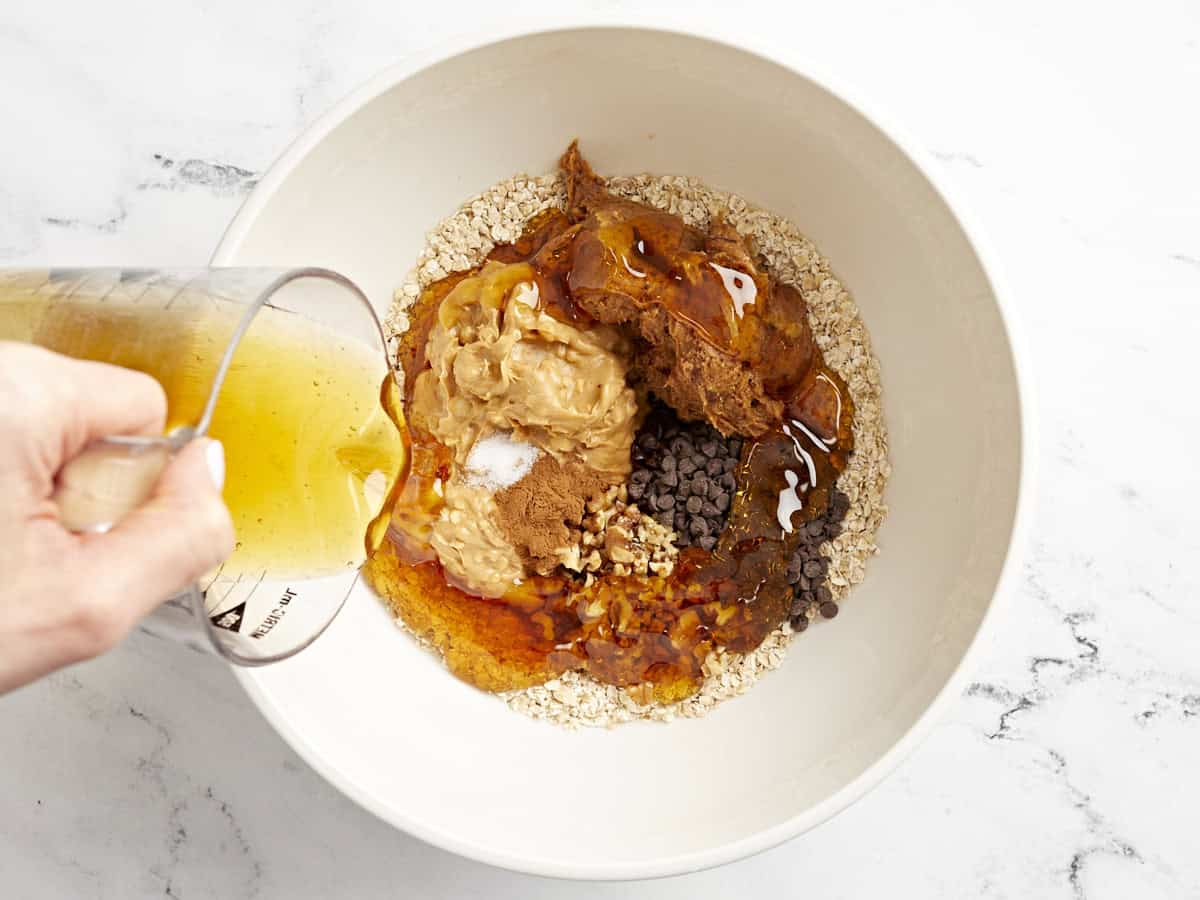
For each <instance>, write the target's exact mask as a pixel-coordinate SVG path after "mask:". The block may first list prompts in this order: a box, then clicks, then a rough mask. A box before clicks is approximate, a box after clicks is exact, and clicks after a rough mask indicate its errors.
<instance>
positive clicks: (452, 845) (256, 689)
mask: <svg viewBox="0 0 1200 900" xmlns="http://www.w3.org/2000/svg"><path fill="white" fill-rule="evenodd" d="M487 24H488V23H486V22H485V23H483V25H484V26H487ZM591 30H615V31H620V30H632V31H649V32H658V33H662V34H667V35H671V36H678V37H685V38H692V39H695V40H700V41H705V42H709V43H714V44H718V45H722V46H724V47H728V48H731V49H734V50H739V51H742V52H745V53H749V54H751V55H753V56H757V57H758V58H760V59H762V60H764V61H766V62H768V63H772V64H774V65H777V66H779V67H781V68H783V69H784V70H786V71H787V72H789V73H791V74H792V75H794V76H796V77H799V78H803V79H806V80H807V81H809V82H811V83H812V84H814V85H816V86H817V87H818V88H821V89H822V90H824V91H826V92H828V93H829V94H830V95H832V96H833V97H835V98H837V99H838V100H840V101H841V102H842V103H845V104H846V105H847V106H848V107H850V108H851V109H852V110H854V111H855V112H857V113H858V114H859V115H861V116H862V117H863V118H864V119H866V120H867V121H868V122H870V123H871V124H872V125H874V126H875V127H876V128H877V129H879V131H880V132H882V133H883V135H884V136H885V137H886V138H887V139H888V140H890V141H891V142H892V143H893V144H894V145H895V146H896V147H897V149H899V150H900V152H901V153H902V154H903V155H904V156H905V157H906V158H907V159H908V161H909V162H910V163H911V164H912V165H913V166H914V167H915V168H916V169H917V171H918V172H919V173H920V174H921V175H922V177H924V178H925V180H926V181H927V182H928V184H929V185H930V187H931V188H932V189H933V191H934V193H935V194H936V195H937V196H938V197H939V198H940V199H941V201H942V202H943V203H945V204H946V207H947V209H949V211H950V213H951V215H952V216H953V218H954V219H955V221H956V223H957V224H958V226H959V227H960V228H961V229H962V232H963V234H964V235H965V237H966V239H967V242H968V244H969V245H970V247H971V248H972V250H973V252H974V253H975V256H976V258H977V260H978V262H979V264H980V268H981V269H982V270H983V274H984V277H985V278H986V280H987V282H988V284H989V285H990V287H991V289H992V295H993V297H994V298H995V302H996V307H997V310H998V312H999V314H1000V320H1001V325H1002V327H1003V329H1004V332H1005V337H1006V339H1007V341H1008V346H1009V354H1010V356H1011V360H1012V365H1013V371H1014V375H1015V380H1016V388H1017V413H1018V419H1019V422H1018V426H1019V428H1020V432H1021V433H1020V442H1019V444H1020V465H1019V469H1018V473H1017V501H1016V506H1015V510H1014V515H1013V521H1012V528H1011V531H1010V533H1009V540H1008V547H1007V548H1006V551H1005V559H1004V563H1003V565H1002V567H1001V570H1000V576H999V578H998V579H997V581H996V587H995V590H994V591H993V593H992V597H991V598H990V599H989V601H988V604H987V607H986V608H985V609H984V613H983V616H982V618H981V619H980V622H979V626H978V627H977V628H976V631H975V634H974V636H973V637H972V638H971V640H970V642H969V643H968V645H967V647H966V649H965V650H964V652H963V655H962V658H961V659H960V660H959V661H958V664H957V665H956V666H955V668H954V670H953V672H951V674H950V676H949V677H948V678H947V680H946V683H945V684H944V685H943V686H942V687H941V689H940V690H939V691H938V693H937V694H936V695H935V697H934V698H933V700H932V701H931V702H930V704H929V705H928V706H927V707H926V708H925V710H924V711H923V712H922V713H921V714H920V715H919V716H918V717H917V719H916V721H915V722H913V724H912V725H911V726H909V728H908V730H907V731H905V732H904V734H903V735H901V736H900V738H898V739H897V740H896V742H895V743H893V744H892V746H891V747H889V748H888V749H887V750H886V751H885V752H884V753H883V754H882V755H881V756H880V757H879V758H878V759H876V760H875V762H874V763H872V764H871V765H870V766H868V767H867V768H866V769H865V770H864V771H863V772H862V773H861V774H859V775H858V777H856V778H854V779H853V780H852V781H850V782H849V783H848V784H846V785H845V786H844V787H842V788H841V789H840V790H838V791H837V792H836V793H834V794H833V795H831V796H829V797H827V798H826V799H825V800H823V801H821V802H820V803H818V804H816V805H814V806H811V807H808V808H807V809H804V810H802V811H801V812H799V813H797V814H796V815H794V816H792V817H791V818H789V819H787V820H786V821H784V822H780V823H779V824H777V825H774V826H772V827H770V828H767V829H764V830H762V831H758V832H755V833H753V834H749V835H746V836H745V837H742V838H738V839H737V840H733V841H728V842H725V843H723V844H718V845H715V846H712V847H708V848H705V849H702V850H697V851H691V852H688V853H682V854H676V855H673V856H666V857H661V858H659V859H652V860H646V861H637V862H628V861H621V860H617V861H614V862H604V861H599V862H588V863H563V862H560V861H557V860H555V859H552V858H546V857H541V856H539V855H538V854H537V853H536V851H530V852H528V853H512V852H507V851H499V850H496V849H494V848H492V847H490V846H487V845H485V844H480V843H477V842H475V841H470V840H464V839H462V838H459V837H457V836H456V835H454V834H453V833H450V832H448V831H446V830H444V829H442V828H439V827H436V826H432V825H429V824H427V823H425V822H423V821H420V820H419V819H415V818H412V817H410V816H407V815H404V814H403V813H400V812H398V811H397V810H395V809H393V808H391V807H389V806H387V805H385V804H384V803H383V802H381V801H379V800H377V799H376V798H375V797H374V796H372V795H370V794H369V793H368V792H366V791H363V790H360V789H359V788H358V787H357V786H356V785H355V783H354V782H353V781H352V780H351V779H350V778H348V777H346V776H344V775H343V774H342V773H341V772H340V771H339V770H338V768H337V767H336V766H335V765H334V764H333V763H331V762H329V761H327V760H325V759H324V758H322V757H321V756H320V755H319V754H318V753H317V752H316V751H315V750H313V749H312V748H311V747H310V746H309V744H308V743H307V741H306V740H305V738H304V736H303V735H302V734H300V733H298V732H297V731H295V730H293V729H292V728H291V726H290V725H289V723H288V722H287V721H286V720H285V719H284V718H283V716H282V714H281V713H280V712H279V711H278V710H277V709H276V708H275V706H274V703H273V701H272V699H271V698H270V696H268V695H267V693H266V692H265V691H263V689H262V688H261V687H260V686H259V684H258V681H257V678H256V675H255V672H254V671H253V670H247V669H239V668H236V667H234V674H235V676H236V678H237V680H238V682H239V683H240V684H241V686H242V688H243V689H244V690H245V691H246V693H247V694H248V695H249V697H250V699H251V700H252V701H253V702H254V704H255V705H256V706H257V707H258V709H259V711H260V712H261V713H262V715H263V716H264V717H265V718H266V719H267V721H268V722H269V723H270V724H271V726H272V727H273V728H274V729H275V730H276V731H277V732H278V733H279V735H280V736H281V737H282V738H283V739H284V740H285V741H286V742H287V743H288V745H289V746H290V747H291V748H292V749H293V750H294V751H295V752H296V753H297V754H298V755H299V756H300V757H301V758H302V759H304V761H305V762H306V763H308V765H309V766H311V767H312V768H313V769H314V770H316V771H317V772H318V773H319V774H320V775H321V776H322V777H324V778H325V779H326V780H327V781H329V782H330V783H331V784H333V785H334V786H335V787H336V788H337V789H338V790H340V791H341V792H342V793H343V794H345V795H346V796H348V797H350V798H351V799H352V800H354V801H355V802H356V803H357V804H359V805H360V806H361V807H363V808H364V809H366V810H368V811H369V812H371V813H373V814H374V815H376V816H377V817H379V818H380V819H382V820H383V821H385V822H387V823H389V824H390V825H392V826H393V827H396V828H399V829H400V830H402V831H404V832H406V833H407V834H410V835H412V836H413V837H416V838H418V839H420V840H422V841H424V842H426V843H429V844H432V845H434V846H435V847H439V848H441V849H443V850H448V851H450V852H452V853H455V854H458V855H460V856H464V857H467V858H469V859H474V860H477V861H479V862H483V863H487V864H490V865H493V866H498V867H500V868H503V869H508V870H510V871H514V872H521V873H526V874H530V875H540V876H546V877H552V878H565V879H585V880H603V881H622V880H633V879H644V878H661V877H667V876H672V875H680V874H685V873H688V872H696V871H700V870H702V869H708V868H712V867H715V866H719V865H723V864H725V863H729V862H733V861H735V860H739V859H743V858H746V857H749V856H753V855H756V854H758V853H761V852H763V851H765V850H769V849H771V848H773V847H776V846H778V845H779V844H782V843H784V842H785V841H787V840H789V839H791V838H794V837H797V836H798V835H800V834H803V833H804V832H806V831H808V830H810V829H812V828H815V827H816V826H817V825H820V824H821V823H823V822H825V821H827V820H829V819H830V818H832V817H833V816H835V815H837V814H838V813H839V812H841V811H842V810H844V809H846V808H847V807H849V806H850V805H851V804H852V803H854V802H856V801H857V800H859V799H860V798H861V797H863V796H864V795H866V794H867V793H868V792H869V791H871V790H872V789H873V788H875V787H876V786H877V785H878V784H879V783H880V782H881V781H883V779H884V778H885V777H886V776H887V775H889V774H891V773H892V772H893V771H894V770H895V769H896V767H897V766H898V765H899V764H900V762H901V761H903V760H904V759H905V758H907V757H908V756H909V754H910V753H912V752H913V750H915V749H916V747H917V746H918V745H919V744H920V743H921V742H922V741H923V740H924V739H925V738H926V737H928V735H929V734H930V732H931V731H932V730H933V727H934V726H935V725H936V724H937V723H938V722H939V721H940V720H941V718H942V717H943V716H944V714H945V713H946V711H947V709H948V708H949V706H950V704H951V703H953V702H954V701H955V700H956V699H957V698H958V696H959V695H960V693H961V691H962V688H963V685H964V684H965V682H966V679H967V677H968V674H969V672H970V670H971V668H972V665H973V663H974V662H975V661H976V658H977V657H978V656H979V653H980V647H981V645H982V643H983V642H982V640H981V637H982V635H984V634H985V633H986V632H987V631H988V630H989V629H991V628H994V625H995V621H996V615H997V614H996V609H997V607H998V606H999V604H1000V602H1001V601H1000V598H1001V597H1007V596H1008V595H1009V594H1010V592H1011V591H1012V590H1013V589H1014V585H1015V583H1016V581H1017V578H1018V570H1019V568H1020V565H1021V556H1022V553H1023V551H1024V549H1025V547H1026V544H1027V534H1028V528H1029V522H1030V520H1031V519H1032V505H1033V488H1034V484H1035V481H1036V477H1035V466H1036V448H1037V440H1036V435H1035V428H1036V420H1035V419H1034V417H1033V416H1032V414H1031V413H1032V411H1033V410H1034V409H1035V408H1036V405H1035V401H1034V393H1033V380H1032V375H1031V371H1030V369H1031V365H1032V364H1031V355H1030V353H1029V351H1028V349H1027V347H1026V344H1025V338H1024V337H1023V332H1022V330H1021V329H1020V328H1019V327H1018V323H1017V319H1018V316H1017V314H1016V312H1015V308H1014V305H1013V303H1012V301H1011V300H1010V299H1008V298H1009V297H1010V293H1009V290H1008V288H1007V285H1006V284H1005V281H1004V278H1003V276H1002V274H1001V271H1000V268H999V266H998V264H997V262H996V259H997V257H996V255H995V253H994V251H993V250H992V247H991V243H990V240H989V239H988V237H987V236H986V234H985V232H984V231H983V230H982V228H981V227H980V226H979V224H978V222H977V221H976V220H975V218H974V217H973V215H972V214H971V213H969V212H968V211H966V210H965V209H964V206H963V204H962V203H961V201H959V200H956V199H955V197H954V190H953V189H952V188H951V187H949V186H948V185H947V183H946V180H945V179H944V178H943V177H942V176H939V175H938V174H937V173H936V161H935V159H934V157H933V155H932V154H931V153H930V152H929V151H927V150H925V149H923V148H922V147H921V146H920V145H919V143H918V142H917V141H916V140H915V138H914V137H913V136H912V135H911V134H910V133H909V132H908V131H907V130H905V129H904V128H903V127H901V126H899V125H897V124H896V123H895V122H893V121H892V120H891V119H890V118H889V116H888V115H886V114H883V113H880V112H879V110H878V109H877V108H875V107H873V106H872V105H871V103H869V102H866V101H864V100H863V98H862V95H861V94H860V93H859V92H858V91H856V90H855V89H854V88H852V87H848V86H847V85H846V83H845V80H844V79H843V78H841V77H840V76H838V77H833V76H831V75H830V74H829V73H828V72H827V71H824V70H823V69H821V67H820V66H815V65H811V64H810V63H809V61H807V60H805V59H803V58H801V57H800V55H799V54H798V53H796V52H795V51H794V50H793V49H792V48H790V47H788V46H787V45H786V44H784V43H783V42H782V41H781V40H779V39H773V38H771V37H769V36H766V37H765V36H764V35H762V34H757V33H752V32H749V31H748V30H747V29H746V28H745V26H739V27H734V28H730V27H729V26H728V24H726V23H722V25H721V27H720V28H717V27H714V26H713V25H711V24H708V23H700V24H692V23H689V24H686V25H684V24H681V23H680V21H679V17H678V16H670V15H664V14H660V13H651V14H644V15H631V14H612V15H604V14H590V15H579V14H574V15H572V14H559V15H555V16H540V17H537V18H536V19H534V18H530V17H525V18H521V17H517V18H516V19H515V20H514V19H513V18H511V17H510V18H508V19H507V20H506V21H504V22H503V23H502V24H497V23H495V22H493V23H492V24H491V25H490V27H478V28H474V29H471V30H468V31H465V32H461V33H458V34H456V35H452V36H450V37H447V38H445V39H443V40H439V41H435V42H432V43H431V44H429V45H428V46H426V47H425V48H424V49H422V50H420V51H417V52H413V53H411V54H408V55H406V56H405V57H403V58H402V59H400V60H399V61H398V62H396V63H394V64H392V65H390V66H388V67H386V68H384V69H383V70H381V71H380V72H378V73H376V74H375V75H374V76H372V77H371V78H370V79H368V80H367V81H366V82H364V83H362V84H360V85H359V86H358V87H357V88H355V89H354V90H352V91H351V92H350V93H349V94H347V95H346V96H344V97H343V98H342V99H341V100H339V101H338V102H337V103H335V104H334V105H333V106H332V107H331V108H330V109H328V110H327V111H326V112H325V113H324V114H322V115H321V116H320V117H319V118H317V119H316V121H314V122H313V123H312V124H310V125H309V126H308V127H307V128H306V129H305V130H304V131H303V132H302V133H301V134H300V135H299V136H297V137H296V138H295V140H293V141H292V143H291V144H290V145H288V146H287V148H286V149H285V150H284V151H283V152H282V153H281V154H280V155H279V157H278V158H277V159H276V160H275V161H274V162H273V163H272V165H271V167H270V168H269V169H268V171H267V173H266V175H265V176H264V177H263V178H262V179H261V180H260V181H259V182H258V183H257V184H256V185H255V187H254V188H253V190H252V191H251V193H250V195H249V196H248V197H247V198H246V200H245V201H244V202H243V204H242V206H241V208H240V209H239V210H238V212H237V214H236V215H235V216H234V218H233V219H232V220H231V222H230V224H229V226H228V227H227V229H226V230H225V233H224V234H223V236H222V237H221V240H220V242H219V243H218V245H217V248H216V250H215V252H214V254H213V257H212V265H214V266H227V265H234V264H235V263H234V257H235V255H236V253H237V252H238V250H239V249H240V248H241V246H242V244H243V242H244V241H245V239H246V237H247V235H248V234H249V232H250V229H251V228H252V226H253V225H254V223H255V221H256V220H257V219H258V217H259V215H260V214H261V213H262V211H263V209H264V207H265V206H266V205H267V203H268V201H269V200H270V198H271V197H272V196H273V195H274V194H275V192H276V191H277V190H278V189H279V187H280V186H281V185H282V184H283V182H284V181H285V180H286V179H287V178H288V177H289V176H290V175H291V173H292V171H293V170H294V169H295V168H296V166H297V165H299V163H300V162H301V161H302V160H303V159H304V158H305V157H306V156H307V155H308V154H309V152H311V151H312V150H313V149H314V148H315V147H316V146H317V145H318V144H319V143H320V142H321V141H323V140H324V139H325V138H326V137H327V136H328V135H329V134H330V133H331V132H332V131H333V130H335V129H336V128H337V127H338V126H340V125H341V124H342V123H343V122H344V121H346V120H347V119H348V118H349V117H350V116H351V115H353V114H354V113H355V112H357V111H358V110H359V109H361V108H362V107H364V106H365V105H367V104H368V103H370V102H371V101H372V100H374V99H376V98H377V97H379V96H380V95H381V94H383V93H385V92H386V91H388V90H390V89H391V88H392V87H394V86H395V85H396V84H398V83H399V82H401V81H403V80H405V79H407V78H409V77H411V76H413V75H415V74H417V73H419V72H421V71H423V70H425V69H427V68H430V67H432V66H434V65H437V64H439V63H441V62H444V61H446V60H447V59H450V58H452V57H454V56H458V55H460V54H463V53H467V52H470V51H473V50H477V49H480V48H482V47H486V46H489V45H493V44H499V43H504V42H507V41H511V40H514V39H518V38H523V37H532V36H536V35H541V34H552V33H559V32H570V31H591ZM238 264H241V265H244V264H245V263H244V261H241V262H239V263H238Z"/></svg>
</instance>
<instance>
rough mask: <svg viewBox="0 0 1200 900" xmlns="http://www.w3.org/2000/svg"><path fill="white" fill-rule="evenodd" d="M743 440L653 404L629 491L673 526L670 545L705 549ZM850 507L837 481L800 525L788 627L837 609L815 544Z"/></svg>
mask: <svg viewBox="0 0 1200 900" xmlns="http://www.w3.org/2000/svg"><path fill="white" fill-rule="evenodd" d="M742 443H743V442H742V439H741V438H739V437H730V438H727V437H724V436H722V435H721V433H720V432H719V431H717V430H716V429H715V428H713V427H712V426H710V425H708V424H707V423H703V422H681V421H680V420H679V418H678V417H677V416H676V415H675V413H674V412H673V411H672V410H671V409H670V407H667V406H662V405H660V406H657V407H655V409H654V410H653V411H652V412H651V414H650V415H649V416H647V417H646V422H645V424H643V425H642V428H641V430H640V431H639V432H638V434H637V437H636V438H635V439H634V442H633V449H632V451H631V453H630V457H631V459H632V461H633V471H632V473H631V474H630V476H629V482H628V487H627V490H628V491H629V499H631V500H633V501H634V502H636V503H637V505H638V506H639V507H640V508H641V510H642V512H643V513H647V514H649V515H652V516H654V518H656V519H657V520H658V521H659V522H661V523H662V524H663V525H665V526H667V527H668V528H673V529H674V530H675V533H676V539H675V543H676V546H679V547H700V548H701V549H704V550H711V549H712V548H713V547H715V546H716V544H717V538H718V537H719V536H720V534H721V532H722V531H724V530H725V524H726V522H727V521H728V520H729V506H730V503H731V502H732V501H733V495H734V492H735V491H736V489H737V476H736V469H737V464H738V459H739V458H740V457H741V453H742ZM849 510H850V498H849V497H847V496H846V494H845V493H843V492H842V491H840V490H838V489H837V488H836V487H835V488H834V489H833V490H832V491H830V493H829V505H828V507H826V509H825V512H823V513H822V514H821V515H819V516H817V517H816V518H815V519H813V520H811V521H809V522H806V523H804V525H802V526H801V528H800V534H799V538H800V542H799V544H798V545H797V547H796V551H795V553H794V554H793V555H792V558H791V559H790V560H789V561H788V569H787V579H788V584H790V585H792V588H793V592H794V594H793V600H792V608H791V612H790V617H791V623H792V629H793V630H794V631H804V630H805V629H806V628H808V624H809V621H810V619H812V618H816V616H818V615H820V616H821V617H822V618H826V619H832V618H833V617H834V616H836V615H837V614H838V605H837V603H835V602H834V600H833V592H832V591H831V590H830V589H829V560H828V559H826V558H825V557H824V556H823V555H822V554H821V546H822V545H823V544H824V543H825V542H826V541H831V540H833V539H834V538H835V537H837V536H838V535H839V534H841V533H842V521H843V520H844V519H845V518H846V513H847V512H849Z"/></svg>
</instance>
